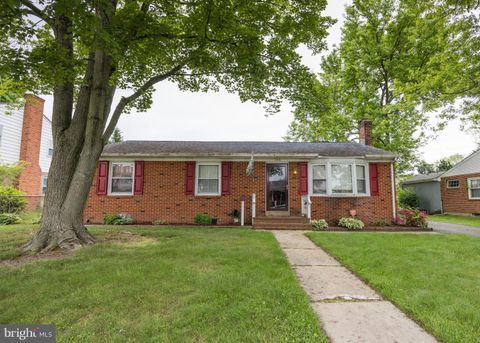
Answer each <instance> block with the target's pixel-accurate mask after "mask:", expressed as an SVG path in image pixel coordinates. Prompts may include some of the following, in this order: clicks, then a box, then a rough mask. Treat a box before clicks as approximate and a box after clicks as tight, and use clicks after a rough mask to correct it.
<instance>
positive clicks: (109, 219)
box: [103, 213, 133, 225]
mask: <svg viewBox="0 0 480 343" xmlns="http://www.w3.org/2000/svg"><path fill="white" fill-rule="evenodd" d="M132 223H133V218H132V216H130V215H129V214H124V213H121V214H106V215H105V216H104V217H103V224H105V225H128V224H132Z"/></svg>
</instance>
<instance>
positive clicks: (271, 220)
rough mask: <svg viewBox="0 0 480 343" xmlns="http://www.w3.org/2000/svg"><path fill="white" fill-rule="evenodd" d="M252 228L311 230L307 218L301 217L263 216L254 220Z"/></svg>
mask: <svg viewBox="0 0 480 343" xmlns="http://www.w3.org/2000/svg"><path fill="white" fill-rule="evenodd" d="M253 228H254V229H262V230H311V229H312V225H311V224H310V221H309V220H308V218H306V217H302V216H263V217H257V218H255V220H254V224H253Z"/></svg>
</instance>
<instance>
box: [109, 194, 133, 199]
mask: <svg viewBox="0 0 480 343" xmlns="http://www.w3.org/2000/svg"><path fill="white" fill-rule="evenodd" d="M107 196H109V197H121V198H126V197H132V198H133V194H115V193H110V194H107Z"/></svg>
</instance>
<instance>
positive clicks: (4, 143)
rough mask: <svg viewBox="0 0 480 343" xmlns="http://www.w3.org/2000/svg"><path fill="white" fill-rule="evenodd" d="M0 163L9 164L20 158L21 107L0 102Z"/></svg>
mask: <svg viewBox="0 0 480 343" xmlns="http://www.w3.org/2000/svg"><path fill="white" fill-rule="evenodd" d="M0 125H1V135H2V137H1V141H0V163H2V164H11V163H15V162H18V160H19V158H20V145H21V142H22V127H23V108H14V109H12V108H11V107H9V106H7V105H6V104H0Z"/></svg>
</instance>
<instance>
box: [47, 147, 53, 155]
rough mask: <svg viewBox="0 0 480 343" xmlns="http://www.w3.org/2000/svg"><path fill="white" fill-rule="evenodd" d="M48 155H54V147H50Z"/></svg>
mask: <svg viewBox="0 0 480 343" xmlns="http://www.w3.org/2000/svg"><path fill="white" fill-rule="evenodd" d="M48 156H53V148H48Z"/></svg>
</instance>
